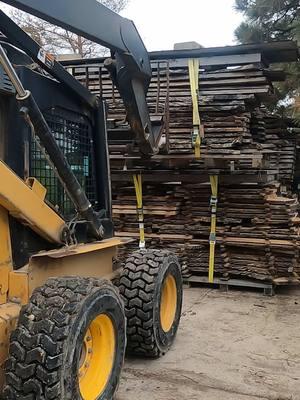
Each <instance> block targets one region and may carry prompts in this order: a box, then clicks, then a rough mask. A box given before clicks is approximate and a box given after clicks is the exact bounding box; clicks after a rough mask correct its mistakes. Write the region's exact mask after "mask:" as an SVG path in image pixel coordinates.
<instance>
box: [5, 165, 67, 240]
mask: <svg viewBox="0 0 300 400" xmlns="http://www.w3.org/2000/svg"><path fill="white" fill-rule="evenodd" d="M0 182H1V189H0V206H2V207H4V208H5V209H6V210H7V211H8V212H9V214H10V215H12V216H13V217H15V218H17V219H18V220H20V221H21V222H22V223H23V224H25V225H28V226H30V228H31V229H32V230H34V231H35V232H36V233H38V234H39V235H40V236H41V237H43V238H45V239H46V240H48V241H50V242H54V243H61V241H62V239H61V235H62V231H63V229H64V227H65V221H64V220H63V219H62V218H61V217H60V216H59V215H58V214H57V213H56V212H55V211H54V210H53V209H52V208H51V207H49V206H48V204H47V203H45V195H46V189H45V188H43V186H42V185H41V184H40V183H39V182H38V181H37V180H36V179H34V178H30V179H29V180H28V181H27V184H26V183H25V182H24V181H23V180H22V179H20V178H19V177H18V176H17V175H16V174H15V173H14V172H13V171H12V170H11V169H10V168H9V167H8V166H7V165H6V164H5V163H4V162H3V161H0ZM29 185H31V186H29ZM43 189H44V190H43Z"/></svg>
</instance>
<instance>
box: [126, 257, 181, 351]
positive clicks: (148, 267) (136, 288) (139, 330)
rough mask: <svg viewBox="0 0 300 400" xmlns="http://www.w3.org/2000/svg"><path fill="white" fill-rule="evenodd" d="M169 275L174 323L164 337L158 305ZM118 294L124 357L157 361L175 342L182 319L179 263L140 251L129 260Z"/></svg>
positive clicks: (173, 258)
mask: <svg viewBox="0 0 300 400" xmlns="http://www.w3.org/2000/svg"><path fill="white" fill-rule="evenodd" d="M169 274H171V275H172V276H173V277H174V278H175V281H176V286H177V309H176V314H175V319H174V323H173V325H172V328H171V329H170V331H169V332H167V333H165V332H164V331H163V329H162V326H161V322H160V302H161V294H162V288H163V284H164V281H165V278H166V277H167V276H168V275H169ZM119 290H120V293H121V295H122V297H123V300H124V304H125V312H126V317H127V353H128V354H131V355H138V356H146V357H154V358H156V357H159V356H161V355H163V354H165V353H166V352H167V351H168V350H169V348H170V347H171V345H172V344H173V342H174V339H175V337H176V333H177V329H178V326H179V322H180V317H181V308H182V276H181V268H180V265H179V263H178V259H177V257H176V256H174V255H173V254H172V253H170V252H168V251H161V250H140V251H137V252H135V253H133V254H132V255H131V257H129V258H128V260H127V262H126V264H125V266H124V269H123V271H122V273H121V277H120V283H119Z"/></svg>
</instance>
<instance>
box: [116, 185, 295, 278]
mask: <svg viewBox="0 0 300 400" xmlns="http://www.w3.org/2000/svg"><path fill="white" fill-rule="evenodd" d="M144 190H145V191H146V193H153V192H156V193H159V195H158V203H157V204H161V214H160V215H159V216H158V215H157V210H156V208H155V204H156V203H155V197H152V195H151V196H150V197H148V196H146V197H145V199H144V200H145V209H146V210H147V212H146V215H145V231H146V238H147V246H148V247H157V248H166V247H167V248H170V249H172V250H174V251H175V252H176V253H177V254H178V256H179V257H180V259H181V261H182V262H183V263H185V264H186V265H187V266H188V268H189V270H190V272H191V273H192V274H206V273H207V269H208V257H209V244H208V237H209V233H210V208H209V199H210V188H209V186H208V185H188V184H173V185H162V184H157V185H151V186H149V185H145V187H144ZM114 193H117V194H116V196H115V199H114V206H113V210H114V220H115V223H116V230H117V234H118V235H121V236H129V237H133V238H136V239H138V236H139V235H138V230H137V223H136V216H135V215H134V214H132V213H131V209H132V207H134V204H135V196H134V191H133V188H132V187H130V186H124V187H120V186H118V191H117V189H116V188H114ZM125 193H126V194H125ZM130 193H131V195H130ZM218 199H219V204H218V219H217V239H218V240H217V249H216V262H215V271H216V273H217V274H220V275H221V276H226V277H227V276H228V277H247V278H248V279H249V278H252V279H259V280H268V281H273V280H276V279H279V278H280V279H282V278H288V277H293V278H295V277H297V275H298V274H300V265H299V250H298V246H299V230H300V228H299V226H300V219H299V217H298V209H299V203H298V201H297V199H296V198H288V197H282V196H279V195H278V187H276V186H275V185H274V186H273V187H263V186H259V185H247V184H245V185H237V186H234V185H232V186H224V187H221V188H220V193H219V198H218ZM120 204H121V205H122V212H120ZM172 204H173V205H176V212H174V210H173V208H172V206H171V205H172ZM128 210H130V213H128ZM171 212H172V213H173V215H169V213H171ZM163 214H164V216H163ZM136 246H137V244H136V242H135V243H133V244H131V245H130V246H129V247H127V249H126V251H125V249H124V250H123V251H122V257H124V256H125V255H127V254H128V253H129V252H130V251H131V250H132V249H134V248H136Z"/></svg>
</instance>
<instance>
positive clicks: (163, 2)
mask: <svg viewBox="0 0 300 400" xmlns="http://www.w3.org/2000/svg"><path fill="white" fill-rule="evenodd" d="M46 1H50V0H46ZM0 8H2V9H4V10H5V11H7V9H8V7H7V6H6V5H3V3H1V2H0ZM122 15H124V16H126V17H127V18H130V19H132V20H133V21H134V22H135V24H136V26H137V28H138V30H139V32H140V34H141V36H142V38H143V40H144V41H145V44H146V47H147V49H148V50H149V51H151V50H168V49H172V48H173V45H174V43H178V42H186V41H196V42H198V43H200V44H201V45H202V46H205V47H211V46H226V45H232V44H235V42H234V30H235V28H236V27H237V26H238V25H239V23H240V22H241V21H242V15H241V14H238V13H236V12H235V10H234V0H130V1H129V5H128V6H127V8H126V10H124V11H123V12H122Z"/></svg>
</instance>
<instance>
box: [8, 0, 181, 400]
mask: <svg viewBox="0 0 300 400" xmlns="http://www.w3.org/2000/svg"><path fill="white" fill-rule="evenodd" d="M6 3H8V4H11V5H14V6H17V7H19V8H20V9H22V10H24V11H29V12H31V13H33V14H35V15H37V16H39V17H42V18H44V19H47V20H49V21H51V22H53V23H57V24H58V25H60V26H62V27H63V28H67V29H69V30H73V31H74V32H76V33H78V34H81V35H83V36H86V37H88V38H89V39H92V40H94V41H96V42H98V43H101V44H104V45H106V46H107V47H110V48H111V49H112V50H113V51H112V59H110V60H109V61H108V62H107V66H108V68H109V70H110V73H111V75H112V79H114V83H115V84H116V86H117V87H118V89H119V91H120V94H121V96H122V98H123V100H124V105H125V107H126V109H127V118H128V121H129V123H130V125H131V127H132V130H133V132H134V134H135V139H134V140H135V144H137V145H139V147H140V150H141V153H143V154H145V155H147V156H151V155H152V154H155V152H156V151H157V143H158V141H159V138H160V131H161V127H160V128H158V127H157V126H155V128H154V127H152V124H151V117H150V116H149V112H148V109H147V103H146V93H147V90H148V86H149V82H150V78H151V68H150V62H149V58H148V54H147V52H146V50H145V47H144V45H143V43H142V41H141V39H140V37H139V35H138V33H137V31H136V29H135V27H134V25H133V23H132V22H131V21H129V20H125V19H123V18H121V17H120V16H118V15H117V14H114V13H112V12H111V11H110V10H108V9H106V8H105V7H104V6H103V5H101V4H100V3H99V2H97V1H96V0H85V2H84V10H83V9H82V6H80V4H82V2H74V1H73V0H51V2H50V1H49V2H48V1H47V2H46V1H36V0H26V1H25V0H24V1H6ZM71 11H72V12H71ZM0 31H1V33H2V35H3V36H2V37H1V38H0V118H1V123H0V343H1V346H0V391H1V393H2V398H3V399H6V400H17V399H18V400H48V399H49V400H50V399H52V400H53V399H54V400H67V399H72V400H109V399H112V398H113V396H114V394H115V392H116V390H117V387H118V383H119V378H120V373H121V369H122V366H123V361H124V355H125V352H126V351H127V352H128V353H130V354H133V355H139V356H146V357H154V358H155V357H159V356H160V355H163V354H164V353H166V352H167V351H168V349H169V348H170V346H171V345H172V343H173V341H174V338H175V336H176V332H177V329H178V325H179V320H180V314H181V306H182V278H181V269H180V266H179V263H178V260H177V258H176V257H175V256H174V255H173V254H171V253H170V252H168V251H158V250H145V249H143V250H138V251H137V252H135V253H133V254H132V255H131V256H130V257H129V258H128V260H122V263H120V265H122V267H121V268H118V267H115V266H114V265H115V264H114V263H113V260H114V257H115V256H116V254H117V248H118V246H120V245H124V244H125V243H126V242H125V241H124V240H121V239H119V238H117V237H114V229H113V222H112V212H111V203H112V202H111V187H110V172H109V157H108V145H107V134H106V117H105V105H104V103H103V101H102V99H101V98H98V97H95V96H94V95H93V94H92V93H90V92H89V91H88V90H87V89H86V88H85V87H83V86H81V84H79V83H78V82H77V81H76V80H75V79H74V78H73V77H72V76H71V75H69V74H68V73H67V72H66V71H65V70H64V68H63V67H62V66H61V65H60V64H59V63H58V62H56V60H55V58H54V57H53V56H51V55H49V54H46V53H45V52H44V51H43V50H42V49H41V48H40V47H39V45H38V44H37V43H36V42H34V41H33V40H32V39H31V38H30V37H29V36H27V34H26V33H25V32H23V31H22V30H21V29H20V28H19V27H18V26H17V25H16V24H15V23H14V22H13V21H12V20H10V18H8V17H7V16H6V15H5V14H4V13H2V12H0ZM0 397H1V395H0Z"/></svg>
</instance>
